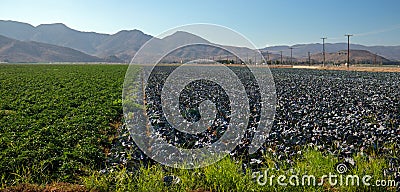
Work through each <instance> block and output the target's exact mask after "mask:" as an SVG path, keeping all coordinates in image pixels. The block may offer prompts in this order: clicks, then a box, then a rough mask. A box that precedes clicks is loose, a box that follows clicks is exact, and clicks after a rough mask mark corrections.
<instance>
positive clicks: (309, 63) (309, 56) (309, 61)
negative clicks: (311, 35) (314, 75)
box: [308, 52, 311, 65]
mask: <svg viewBox="0 0 400 192" xmlns="http://www.w3.org/2000/svg"><path fill="white" fill-rule="evenodd" d="M308 65H311V55H310V52H308Z"/></svg>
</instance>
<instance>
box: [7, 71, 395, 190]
mask: <svg viewBox="0 0 400 192" xmlns="http://www.w3.org/2000/svg"><path fill="white" fill-rule="evenodd" d="M126 70H127V65H0V96H1V97H0V179H1V180H0V182H1V188H2V189H4V190H8V189H9V190H11V191H12V189H17V188H12V187H13V186H17V187H20V188H24V187H28V188H40V187H43V186H40V185H45V184H51V183H61V182H67V183H74V184H78V185H79V187H80V188H79V190H83V191H85V190H94V191H132V190H138V191H191V190H198V191H243V190H253V191H274V190H287V191H303V190H312V191H321V190H332V191H336V190H343V191H344V190H353V191H356V190H360V189H361V190H372V191H382V190H389V191H390V190H392V191H394V190H396V189H395V187H393V186H389V187H375V188H374V187H367V186H361V188H357V187H354V186H353V187H347V186H340V187H339V186H334V187H332V186H328V185H322V186H311V187H306V186H303V187H298V186H294V187H293V186H291V187H282V186H278V185H277V184H274V185H272V186H268V185H264V186H260V185H258V184H257V183H256V182H255V181H254V179H253V178H252V176H253V173H255V172H256V171H260V170H263V169H265V168H277V170H275V172H274V173H276V174H278V173H280V174H284V173H287V171H288V170H290V169H293V168H294V169H297V170H299V172H300V173H313V174H315V175H316V176H321V175H323V174H328V173H329V172H334V171H335V164H337V163H339V162H345V163H350V164H351V166H350V165H349V168H351V169H350V171H349V172H348V173H353V174H370V175H373V177H374V178H373V180H377V179H392V180H395V181H397V182H398V180H399V176H398V175H396V170H395V169H396V168H399V167H400V159H399V158H400V153H399V151H400V150H399V146H400V116H399V114H400V89H399V87H400V75H399V73H372V72H359V71H330V70H309V69H279V68H277V69H271V71H272V74H273V76H274V80H275V86H276V89H277V109H276V116H275V121H274V125H273V127H272V130H271V132H270V134H269V136H268V137H267V139H266V143H265V144H264V146H263V147H262V149H261V150H260V151H259V153H257V154H256V155H254V156H251V157H245V158H244V159H241V156H240V155H237V156H235V155H232V158H225V159H223V160H222V161H220V162H218V163H217V164H214V165H211V166H209V167H206V168H202V169H197V170H175V169H168V168H165V167H162V166H160V165H158V164H154V162H151V161H145V160H144V161H141V160H143V158H142V157H140V153H135V154H138V155H139V156H135V155H129V157H128V155H127V153H124V152H127V151H129V150H132V148H133V147H132V146H134V143H132V141H129V140H127V139H126V137H121V136H120V135H121V130H119V128H120V129H123V126H122V125H121V124H122V122H123V119H122V113H123V112H122V98H121V95H122V85H123V82H124V76H125V72H126ZM260 70H264V69H263V68H260ZM138 71H139V69H138ZM124 139H125V140H124ZM122 143H123V146H122ZM127 146H128V147H127ZM239 152H240V151H239ZM117 154H118V155H117ZM132 154H134V153H132ZM124 155H125V156H124ZM127 161H128V162H129V161H131V162H133V163H136V164H139V166H138V169H137V170H136V172H132V171H127V169H126V168H128V169H129V167H124V166H127V165H131V164H130V163H127ZM109 162H112V163H116V164H117V166H115V165H113V166H111V165H110V164H109ZM137 162H139V163H137ZM352 162H354V163H353V164H352ZM243 167H244V168H243ZM391 170H394V171H391ZM168 175H175V176H178V177H179V178H180V182H179V183H178V184H169V182H168V181H167V182H166V181H164V180H165V177H164V176H168ZM26 183H29V184H38V185H22V184H26ZM10 187H11V188H10ZM1 188H0V189H1ZM70 189H71V188H70ZM76 190H78V189H76Z"/></svg>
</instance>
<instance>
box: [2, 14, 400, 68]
mask: <svg viewBox="0 0 400 192" xmlns="http://www.w3.org/2000/svg"><path fill="white" fill-rule="evenodd" d="M0 35H2V36H0V61H3V62H4V61H8V62H129V61H130V60H131V59H132V57H133V56H134V54H135V53H136V52H137V51H138V50H139V48H140V47H141V46H142V45H143V44H144V43H145V42H147V41H148V40H150V39H151V38H152V36H151V35H147V34H144V33H143V32H141V31H139V30H123V31H120V32H118V33H116V34H112V35H110V34H101V33H95V32H81V31H77V30H74V29H71V28H69V27H67V26H66V25H64V24H61V23H56V24H42V25H39V26H37V27H34V26H32V25H30V24H26V23H21V22H16V21H2V20H0ZM194 40H195V41H196V42H197V41H204V42H208V41H207V40H205V39H202V38H201V37H198V36H196V35H193V34H190V33H186V32H177V33H174V34H172V35H170V36H167V37H165V38H163V39H156V41H158V42H157V43H158V44H159V48H160V49H163V50H165V49H168V48H169V47H171V45H173V44H174V43H176V42H180V41H184V42H186V41H187V42H192V41H194ZM293 47H295V49H293V57H294V58H295V59H297V60H298V61H301V60H302V59H304V58H306V57H307V54H308V52H311V54H312V55H313V56H315V60H316V61H318V60H319V57H318V54H320V52H321V47H322V45H321V44H303V45H295V46H293ZM325 47H326V51H327V53H332V54H333V55H335V54H337V53H338V52H339V51H341V50H345V49H347V44H346V43H335V44H330V43H326V44H325ZM234 49H236V50H238V51H241V52H252V50H250V49H248V48H240V47H234ZM351 49H358V50H366V51H367V52H365V56H366V57H367V56H368V58H365V59H369V60H371V59H375V58H376V56H375V55H374V54H378V55H379V56H382V58H381V59H382V61H389V60H392V61H399V60H400V46H363V45H355V44H352V45H351ZM260 50H261V51H262V52H263V55H266V52H267V51H268V52H269V53H271V54H268V55H269V56H271V58H274V57H276V56H277V55H278V53H279V52H280V51H283V55H284V56H285V59H287V57H288V56H290V50H289V47H288V46H273V47H267V48H263V49H260ZM363 53H364V52H363ZM224 55H227V52H226V51H223V50H220V49H216V48H212V47H191V48H187V49H184V50H180V51H176V52H174V55H173V57H172V58H175V59H178V58H196V57H197V58H204V57H210V56H212V57H214V56H216V57H218V56H224ZM279 57H280V55H279ZM361 57H363V55H361ZM379 58H380V57H379ZM332 59H334V56H332Z"/></svg>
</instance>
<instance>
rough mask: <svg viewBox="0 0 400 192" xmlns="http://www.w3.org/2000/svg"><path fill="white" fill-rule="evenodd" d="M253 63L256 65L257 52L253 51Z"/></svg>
mask: <svg viewBox="0 0 400 192" xmlns="http://www.w3.org/2000/svg"><path fill="white" fill-rule="evenodd" d="M254 64H255V65H257V52H255V53H254Z"/></svg>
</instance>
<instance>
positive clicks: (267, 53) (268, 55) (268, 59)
mask: <svg viewBox="0 0 400 192" xmlns="http://www.w3.org/2000/svg"><path fill="white" fill-rule="evenodd" d="M268 61H269V52H268V51H267V64H268ZM271 64H272V63H271Z"/></svg>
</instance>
